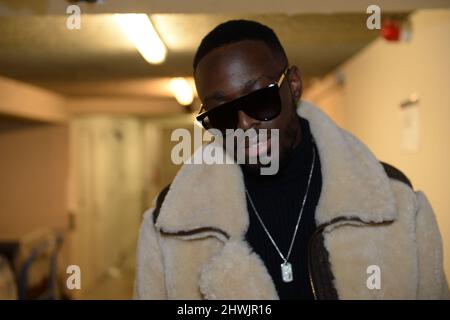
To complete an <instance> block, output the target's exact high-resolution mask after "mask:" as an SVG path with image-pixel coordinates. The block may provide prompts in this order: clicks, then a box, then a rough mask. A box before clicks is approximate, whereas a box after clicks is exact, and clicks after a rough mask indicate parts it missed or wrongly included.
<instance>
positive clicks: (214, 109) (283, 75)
mask: <svg viewBox="0 0 450 320" xmlns="http://www.w3.org/2000/svg"><path fill="white" fill-rule="evenodd" d="M289 69H290V67H286V68H285V69H284V70H283V73H282V74H281V76H280V78H279V79H278V81H276V82H275V83H270V84H269V85H267V86H266V87H263V88H260V89H258V90H255V91H253V92H250V93H248V94H246V95H243V96H241V97H239V98H236V99H234V100H231V101H228V102H225V103H222V104H220V105H218V106H217V107H215V108H213V109H211V110H208V111H205V112H203V113H202V110H203V109H204V105H203V104H202V105H201V107H200V111H199V113H198V115H197V117H196V120H197V121H198V122H199V123H200V124H201V125H202V127H203V128H205V129H206V130H208V129H211V128H207V126H205V124H204V122H203V120H204V119H205V118H206V117H207V116H208V115H210V114H211V113H214V112H216V111H217V109H218V108H219V109H222V108H223V107H226V106H227V105H228V104H230V103H233V102H234V101H236V100H239V99H242V98H245V97H247V96H249V95H251V94H253V93H255V92H258V91H260V90H265V89H268V88H272V87H274V86H277V88H278V91H279V90H280V88H281V85H282V84H283V81H284V79H285V78H286V76H287V73H288V71H289ZM238 110H239V109H238ZM244 112H245V111H244ZM275 117H276V116H275ZM272 119H273V118H270V119H269V118H265V119H259V120H260V121H269V120H272Z"/></svg>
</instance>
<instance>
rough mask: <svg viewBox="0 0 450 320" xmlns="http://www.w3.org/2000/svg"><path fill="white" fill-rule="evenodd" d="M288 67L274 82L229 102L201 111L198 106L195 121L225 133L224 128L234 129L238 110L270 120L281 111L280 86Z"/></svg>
mask: <svg viewBox="0 0 450 320" xmlns="http://www.w3.org/2000/svg"><path fill="white" fill-rule="evenodd" d="M288 70H289V68H286V69H284V71H283V73H282V74H281V76H280V78H279V79H278V81H277V82H276V83H271V84H269V85H268V86H267V87H264V88H261V89H258V90H256V91H253V92H251V93H249V94H247V95H245V96H242V97H239V98H237V99H235V100H232V101H230V102H226V103H223V104H221V105H219V106H217V107H215V108H213V109H211V110H209V111H206V112H203V113H201V112H202V110H203V109H204V106H203V105H202V107H201V108H200V113H199V115H198V116H197V121H198V122H200V123H201V124H202V126H203V127H204V128H205V129H206V130H209V129H218V130H220V131H221V132H222V133H225V130H226V129H236V127H237V123H238V118H239V115H238V111H239V110H241V111H243V112H244V113H245V114H246V115H248V116H249V117H251V118H253V119H255V120H259V121H270V120H272V119H274V118H276V117H277V116H278V115H279V114H280V113H281V97H280V92H279V90H280V87H281V85H282V84H283V81H284V79H285V78H286V74H287V72H288Z"/></svg>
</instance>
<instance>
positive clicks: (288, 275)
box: [245, 146, 316, 282]
mask: <svg viewBox="0 0 450 320" xmlns="http://www.w3.org/2000/svg"><path fill="white" fill-rule="evenodd" d="M312 158H313V159H312V164H311V170H310V172H309V178H308V184H307V186H306V192H305V195H304V197H303V202H302V206H301V209H300V213H299V215H298V219H297V224H296V225H295V230H294V235H293V236H292V240H291V245H290V246H289V251H288V253H287V255H286V257H284V255H283V254H282V253H281V250H280V249H279V248H278V246H277V244H276V243H275V240H274V239H273V237H272V235H271V234H270V232H269V230H268V229H267V227H266V225H265V224H264V222H263V221H262V219H261V216H260V215H259V213H258V211H257V210H256V208H255V205H254V204H253V200H252V198H251V197H250V193H249V192H248V190H247V189H245V193H246V194H247V197H248V199H249V200H250V204H251V206H252V208H253V211H254V212H255V214H256V217H257V218H258V220H259V222H260V223H261V225H262V227H263V229H264V231H265V232H266V234H267V236H268V237H269V239H270V241H271V242H272V244H273V246H274V247H275V249H276V250H277V252H278V254H279V255H280V257H281V259H282V260H283V263H282V264H281V278H282V279H283V281H284V282H291V281H293V280H294V275H293V272H292V264H291V263H290V262H288V260H289V257H290V256H291V251H292V247H293V246H294V242H295V238H296V236H297V231H298V226H299V224H300V220H301V219H302V215H303V208H304V207H305V203H306V199H307V198H308V193H309V186H310V184H311V177H312V174H313V171H314V165H315V162H316V150H315V148H314V146H313V157H312Z"/></svg>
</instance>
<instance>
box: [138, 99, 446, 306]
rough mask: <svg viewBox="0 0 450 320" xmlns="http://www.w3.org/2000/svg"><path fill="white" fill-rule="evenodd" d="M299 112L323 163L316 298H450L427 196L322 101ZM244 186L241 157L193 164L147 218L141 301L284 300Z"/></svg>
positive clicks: (313, 256) (312, 254)
mask: <svg viewBox="0 0 450 320" xmlns="http://www.w3.org/2000/svg"><path fill="white" fill-rule="evenodd" d="M298 114H299V115H300V116H301V117H303V118H305V119H307V120H308V121H309V124H310V128H311V133H312V135H313V137H314V140H315V142H316V145H317V148H318V151H319V156H320V161H321V164H322V168H321V169H322V180H323V182H322V191H321V195H320V199H319V202H318V204H317V207H316V212H315V220H316V225H317V226H318V227H317V230H316V231H315V233H314V235H313V236H312V238H311V240H310V243H309V257H308V262H309V277H310V281H311V286H312V288H313V293H314V296H315V297H316V298H317V299H440V298H448V297H449V291H448V285H447V281H446V279H445V275H444V272H443V261H442V259H443V257H442V244H441V238H440V233H439V229H438V226H437V223H436V220H435V217H434V214H433V210H432V208H431V206H430V204H429V202H428V200H427V198H426V196H425V195H424V194H423V193H422V192H420V191H414V190H413V188H412V187H411V185H410V184H409V182H408V180H407V179H406V177H405V176H404V175H402V173H401V172H399V171H398V170H396V169H394V168H393V167H391V166H388V165H383V164H382V163H380V162H379V161H378V160H377V159H376V158H375V156H374V155H373V154H372V153H371V152H370V150H368V148H367V147H366V146H365V145H364V144H363V143H361V142H360V141H359V140H358V139H356V138H355V137H354V136H353V135H351V134H350V133H349V132H346V131H344V130H342V129H341V128H339V127H337V126H336V124H335V123H334V122H333V121H332V120H331V119H330V118H328V117H327V116H326V115H325V114H324V113H323V112H322V111H320V110H319V109H318V108H316V107H315V106H313V105H311V104H309V103H306V102H301V103H299V107H298ZM244 188H245V187H244V182H243V176H242V172H241V170H240V167H239V166H238V165H237V164H221V165H219V164H212V165H211V164H185V165H183V167H182V168H181V169H180V171H179V172H178V174H177V175H176V177H175V179H174V180H173V182H172V184H171V185H170V187H169V188H167V189H166V190H164V192H162V193H161V194H160V196H159V197H158V198H157V200H156V202H155V207H154V208H152V209H150V210H148V211H147V212H146V213H145V215H144V219H143V222H142V225H141V231H140V237H139V243H138V252H137V270H136V271H137V273H136V281H135V293H134V294H135V298H138V299H277V298H278V296H277V292H276V289H275V286H274V283H273V280H272V279H271V276H270V275H269V273H268V271H267V269H266V267H265V265H264V263H263V261H262V260H261V258H260V257H259V256H258V255H257V254H256V253H255V252H253V251H252V249H251V248H250V247H249V244H248V243H247V242H246V241H245V233H246V230H247V228H248V223H249V222H248V221H249V217H248V211H247V207H246V199H245V192H244V190H245V189H244ZM374 270H375V271H374ZM375 272H376V273H377V274H376V275H375V276H377V277H378V282H377V283H378V284H377V285H375V286H374V285H373V283H372V282H371V281H372V280H373V278H371V277H373V276H374V274H375ZM371 283H372V285H371Z"/></svg>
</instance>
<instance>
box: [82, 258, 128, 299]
mask: <svg viewBox="0 0 450 320" xmlns="http://www.w3.org/2000/svg"><path fill="white" fill-rule="evenodd" d="M134 258H135V257H134V255H132V256H130V257H129V258H127V260H126V261H125V262H124V264H123V266H121V267H120V268H112V269H111V270H110V272H108V274H107V275H105V276H104V277H103V278H102V279H101V280H100V281H99V283H98V284H97V285H96V286H94V287H95V288H93V289H91V290H89V291H87V292H85V293H83V295H82V296H81V297H80V299H85V300H128V299H132V297H133V286H134V269H135V261H134Z"/></svg>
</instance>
